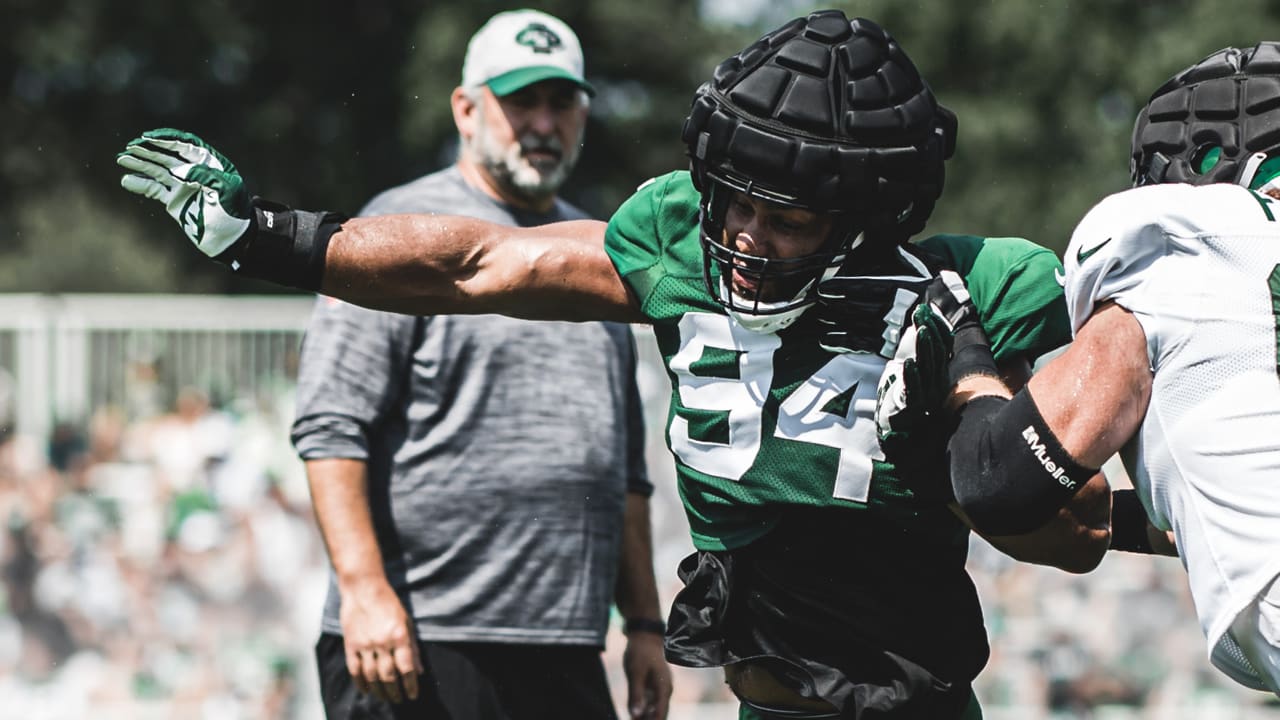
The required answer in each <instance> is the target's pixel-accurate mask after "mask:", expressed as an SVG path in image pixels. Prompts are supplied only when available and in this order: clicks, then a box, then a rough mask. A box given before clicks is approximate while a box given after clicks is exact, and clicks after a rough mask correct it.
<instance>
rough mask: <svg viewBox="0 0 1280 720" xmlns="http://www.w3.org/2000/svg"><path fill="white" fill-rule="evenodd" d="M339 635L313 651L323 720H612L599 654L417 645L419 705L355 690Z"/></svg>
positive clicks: (580, 649) (555, 648)
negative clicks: (419, 671)
mask: <svg viewBox="0 0 1280 720" xmlns="http://www.w3.org/2000/svg"><path fill="white" fill-rule="evenodd" d="M345 652H346V651H345V648H344V645H343V642H342V636H341V635H330V634H327V633H326V634H323V635H321V636H320V640H319V641H318V642H317V643H316V661H317V664H318V666H319V671H320V693H321V696H322V699H323V702H324V712H325V717H327V718H328V720H410V719H412V720H560V718H583V719H584V720H617V717H618V716H617V713H616V712H615V711H614V708H613V698H612V697H611V696H610V694H609V686H608V681H607V679H606V677H605V671H604V664H603V663H602V662H601V659H600V650H599V648H594V647H586V646H565V645H510V644H501V643H441V642H431V641H423V640H419V641H418V652H419V653H420V654H421V657H422V665H423V668H424V672H423V674H422V675H421V676H420V678H419V681H418V687H419V692H418V699H417V700H407V699H406V700H405V701H404V702H401V703H396V704H392V703H387V702H383V701H381V700H379V699H377V698H375V697H373V696H372V695H366V694H363V693H360V692H358V691H357V690H356V687H355V683H354V682H353V681H352V679H351V675H350V673H348V672H347V661H346V655H345Z"/></svg>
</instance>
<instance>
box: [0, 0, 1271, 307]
mask: <svg viewBox="0 0 1280 720" xmlns="http://www.w3.org/2000/svg"><path fill="white" fill-rule="evenodd" d="M831 4H832V5H833V6H835V7H840V8H841V9H843V10H845V11H846V12H847V13H849V14H851V15H862V16H865V17H870V18H873V19H875V20H877V21H879V22H881V23H882V24H883V25H884V26H885V27H887V28H888V29H889V30H890V31H891V32H892V33H893V35H894V36H895V37H897V38H898V39H899V40H900V41H901V42H902V43H903V45H904V46H906V48H907V49H908V51H909V52H910V54H911V56H912V57H913V58H914V59H915V61H916V62H917V64H918V65H919V66H920V69H921V71H922V72H923V73H924V74H925V76H926V77H927V78H929V81H930V83H931V85H932V86H933V88H934V90H935V91H936V92H937V94H938V96H939V97H940V98H941V100H942V101H943V102H944V103H945V104H947V105H949V106H950V107H952V108H953V109H954V110H956V111H957V112H958V113H959V116H960V141H959V149H958V152H957V155H956V158H955V159H954V161H953V162H952V163H950V166H949V167H950V171H949V173H948V174H949V177H948V183H947V190H946V197H945V198H944V199H943V202H942V203H941V204H940V205H939V208H938V211H937V212H935V214H934V216H933V222H932V223H931V226H930V228H929V230H931V231H941V230H944V229H945V230H947V231H957V232H965V231H968V232H978V233H986V234H1017V235H1024V236H1027V237H1030V238H1031V239H1033V240H1036V241H1038V242H1041V243H1043V244H1046V245H1049V246H1050V247H1053V248H1055V249H1058V250H1061V248H1062V247H1063V245H1065V243H1066V240H1067V238H1068V236H1069V233H1070V231H1071V228H1072V227H1073V226H1074V223H1075V221H1076V220H1077V219H1078V218H1079V217H1080V216H1081V215H1082V214H1083V212H1084V211H1085V210H1086V209H1088V207H1089V206H1090V205H1091V204H1092V203H1093V202H1095V201H1096V200H1097V199H1098V198H1100V197H1101V196H1102V195H1104V194H1106V193H1109V192H1113V191H1115V190H1118V189H1121V188H1123V187H1125V186H1126V185H1127V162H1128V161H1127V147H1128V136H1129V132H1130V128H1131V126H1132V118H1133V115H1134V113H1135V112H1136V110H1137V108H1138V107H1139V106H1140V105H1141V104H1142V103H1143V102H1144V101H1145V98H1146V97H1147V94H1148V93H1150V91H1151V90H1152V89H1154V88H1155V87H1156V86H1157V85H1158V84H1159V83H1160V82H1163V81H1164V80H1165V79H1166V78H1167V77H1168V76H1169V75H1171V74H1172V73H1173V72H1175V71H1177V70H1179V69H1181V68H1182V67H1184V66H1186V65H1187V64H1189V63H1190V62H1192V61H1193V60H1195V59H1197V58H1199V57H1201V56H1203V55H1206V54H1208V53H1209V52H1211V51H1213V50H1216V49H1218V48H1220V47H1223V46H1226V45H1252V44H1253V43H1254V42H1256V41H1257V40H1259V39H1262V38H1265V37H1280V22H1278V21H1280V5H1277V4H1276V3H1274V2H1270V1H1269V0H1236V2H1233V3H1231V5H1230V7H1229V8H1228V7H1225V6H1223V5H1222V3H1220V2H1215V1H1213V0H1165V1H1163V2H1150V1H1149V0H1062V1H1061V2H1039V3H1025V2H1022V1H1021V0H989V1H988V2H983V3H937V2H926V0H914V1H913V0H859V1H858V2H850V1H844V2H833V3H831ZM537 6H538V7H539V8H541V9H544V10H547V11H548V12H551V13H554V14H556V15H558V16H560V17H562V18H563V19H565V20H566V21H567V22H568V23H569V24H570V25H571V26H573V27H574V28H575V29H576V30H577V31H578V33H579V35H580V37H581V38H582V41H583V44H584V49H585V52H586V56H587V75H588V78H589V79H590V80H591V81H592V83H593V84H595V86H596V87H597V89H598V90H599V95H598V97H597V98H596V101H595V103H594V105H593V110H592V116H591V120H590V122H589V124H588V129H587V137H586V148H585V151H584V153H583V158H582V162H581V165H580V166H579V170H578V172H577V173H576V174H575V176H574V178H573V179H572V181H571V182H570V184H569V185H568V186H567V187H566V195H568V196H569V197H570V198H571V199H574V200H576V201H577V202H579V203H580V204H581V205H583V206H584V207H586V208H587V209H588V210H590V211H591V212H593V213H594V214H596V215H597V216H600V217H607V216H608V214H609V213H610V212H611V211H612V210H613V209H614V208H615V207H616V206H617V204H618V203H619V202H621V200H623V199H624V198H625V197H626V196H627V195H628V194H629V193H630V192H631V190H632V189H633V188H634V187H635V186H636V185H637V184H638V183H639V182H641V181H642V180H644V179H645V178H647V177H650V176H652V175H654V174H657V173H660V172H664V171H666V170H669V169H672V168H677V167H683V166H684V164H685V159H684V156H683V148H682V146H681V145H680V142H679V132H680V126H681V122H682V120H683V118H684V115H685V112H686V111H687V109H688V103H689V99H690V97H691V96H692V93H693V90H694V89H695V88H696V87H697V85H698V84H699V83H700V82H702V81H703V80H704V79H706V78H707V77H708V76H709V74H710V71H711V69H712V68H713V67H714V65H715V63H716V62H717V61H719V60H720V59H722V58H723V57H725V56H727V55H728V54H730V53H732V52H733V51H735V50H737V49H738V48H739V47H741V46H742V45H744V44H745V43H746V42H748V41H749V40H751V39H752V38H754V37H756V36H758V35H759V34H760V33H761V32H763V31H765V30H767V29H769V28H771V27H773V26H775V25H777V24H778V23H779V22H781V21H783V20H785V19H787V18H789V17H793V16H796V15H800V14H803V13H804V12H807V11H808V10H810V9H813V8H814V7H815V6H811V5H808V4H802V3H799V2H796V0H774V1H773V2H766V1H764V0H751V1H747V0H700V2H698V3H688V2H681V1H679V0H650V2H646V3H635V2H630V1H628V0H600V1H598V2H592V3H577V2H569V0H546V1H545V2H541V3H538V4H537ZM510 7H515V5H511V4H509V3H500V2H493V1H491V0H477V1H475V2H468V3H462V2H438V3H422V2H409V1H408V0H365V1H364V2H361V3H346V2H337V1H335V0H316V1H314V2H308V3H303V2H300V1H299V0H276V1H275V2H271V3H254V2H248V1H247V0H207V1H206V2H201V3H172V2H162V1H161V0H136V1H135V2H132V3H127V4H122V3H108V2H107V0H63V2H61V3H56V4H48V3H37V2H35V0H4V2H3V3H0V118H3V121H0V290H3V291H28V292H31V291H232V292H239V291H254V292H272V291H275V290H274V289H273V288H272V287H270V286H268V285H265V284H262V283H256V282H253V281H243V280H238V279H236V278H234V277H232V276H231V275H230V274H228V273H226V272H225V271H223V270H222V269H221V268H218V267H216V266H213V265H211V264H209V263H206V262H205V261H204V260H203V259H202V258H201V257H200V256H199V255H198V254H197V253H196V252H195V251H194V250H192V249H189V248H186V247H183V246H182V245H181V244H180V243H177V242H175V237H174V236H173V235H172V232H171V229H170V228H169V227H168V226H167V225H166V223H167V222H168V220H167V219H166V218H162V217H161V216H160V215H161V214H160V211H159V210H158V209H155V208H153V207H152V204H150V203H144V202H143V201H140V200H135V199H133V198H132V197H131V196H128V195H127V194H125V193H124V192H122V191H121V190H119V189H118V187H117V183H118V172H117V169H116V166H115V164H114V156H115V153H116V152H117V151H118V150H119V149H120V148H121V147H122V146H123V145H124V143H126V142H128V140H129V139H131V138H132V137H134V136H135V135H137V134H138V133H139V132H141V131H142V130H145V129H147V128H152V127H160V126H173V127H180V128H183V129H189V130H192V131H194V132H196V133H199V134H201V135H202V136H204V137H206V138H207V139H209V140H210V141H211V142H213V143H214V144H215V146H217V147H218V148H220V149H221V150H223V151H224V152H225V153H226V154H227V155H228V156H229V157H231V158H232V159H234V160H236V161H237V163H238V164H239V165H240V166H241V169H242V170H243V171H244V172H245V175H246V176H247V177H248V178H249V179H250V181H251V182H252V183H253V187H252V189H253V190H255V191H256V192H260V193H262V194H264V195H269V196H271V197H273V198H279V199H282V200H286V201H290V202H295V203H297V204H299V205H301V206H304V207H310V208H321V207H327V208H341V209H346V210H354V209H356V208H358V207H359V206H360V205H361V204H363V203H364V201H365V200H367V199H368V198H369V197H370V196H371V195H372V194H373V193H375V192H377V191H379V190H381V189H383V188H385V187H388V186H390V185H393V184H396V183H399V182H403V181H405V180H408V179H410V178H412V177H415V176H417V175H419V174H422V173H424V172H427V171H430V170H433V169H436V168H439V167H442V166H444V165H446V164H448V163H449V162H451V161H452V159H453V153H454V144H453V137H454V129H453V124H452V120H451V119H450V116H449V108H448V94H449V92H450V91H451V90H452V88H453V87H454V85H455V84H456V83H457V82H458V78H459V76H460V74H461V64H462V55H463V52H464V49H465V44H466V41H467V39H468V38H469V37H470V35H471V33H472V32H473V31H474V30H475V29H476V28H478V27H479V25H480V24H481V23H482V22H483V21H484V20H485V19H486V18H487V17H488V16H489V15H491V14H493V13H495V12H497V11H499V10H503V9H508V8H510Z"/></svg>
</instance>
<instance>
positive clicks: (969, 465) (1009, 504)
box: [947, 389, 1098, 535]
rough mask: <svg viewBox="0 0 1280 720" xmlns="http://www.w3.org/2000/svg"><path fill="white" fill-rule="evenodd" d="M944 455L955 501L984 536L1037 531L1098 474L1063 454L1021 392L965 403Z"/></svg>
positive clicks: (1033, 402)
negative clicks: (1006, 398)
mask: <svg viewBox="0 0 1280 720" xmlns="http://www.w3.org/2000/svg"><path fill="white" fill-rule="evenodd" d="M947 453H948V455H949V457H950V460H951V484H952V489H953V490H954V492H955V497H956V502H957V503H959V505H960V507H961V508H963V509H964V511H965V513H966V514H967V515H968V516H969V519H970V520H971V521H972V522H973V525H974V528H975V529H977V530H978V531H979V532H981V533H983V534H984V535H1021V534H1023V533H1028V532H1031V531H1032V530H1036V529H1038V528H1040V527H1041V526H1042V525H1044V524H1045V523H1046V522H1048V521H1049V520H1050V519H1052V518H1053V516H1054V515H1055V514H1056V513H1057V512H1058V510H1059V509H1060V508H1062V506H1063V505H1066V504H1067V502H1068V501H1069V500H1070V499H1071V498H1072V496H1074V495H1075V494H1076V492H1077V491H1079V490H1080V488H1081V487H1083V486H1084V484H1085V483H1086V482H1088V481H1089V479H1090V478H1091V477H1093V476H1094V474H1096V473H1097V472H1098V468H1089V467H1085V466H1084V465H1081V464H1079V463H1078V462H1076V461H1075V460H1074V459H1073V458H1072V457H1071V456H1070V455H1068V454H1067V452H1066V450H1064V449H1063V448H1062V443H1060V442H1059V441H1058V438H1057V437H1056V436H1055V435H1054V434H1053V431H1051V430H1050V429H1049V426H1048V425H1047V424H1046V423H1045V421H1044V418H1043V417H1041V415H1040V411H1039V410H1038V409H1037V408H1036V404H1035V401H1034V400H1033V399H1032V397H1031V395H1030V394H1029V393H1028V392H1027V391H1026V389H1023V390H1022V391H1020V392H1019V393H1018V394H1016V395H1014V396H1013V399H1011V400H1005V399H1003V398H996V397H989V396H988V397H980V398H977V399H976V400H973V401H971V402H969V403H968V404H966V405H965V406H964V407H963V408H962V409H961V410H960V419H959V426H958V427H957V429H956V432H955V433H954V434H953V435H952V436H951V440H950V442H949V443H948V445H947Z"/></svg>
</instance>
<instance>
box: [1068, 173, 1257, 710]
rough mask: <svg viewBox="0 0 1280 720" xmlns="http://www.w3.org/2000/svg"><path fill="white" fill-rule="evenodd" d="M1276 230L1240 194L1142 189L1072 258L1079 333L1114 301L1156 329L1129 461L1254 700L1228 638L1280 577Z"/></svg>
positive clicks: (1103, 206) (1218, 650) (1113, 201)
mask: <svg viewBox="0 0 1280 720" xmlns="http://www.w3.org/2000/svg"><path fill="white" fill-rule="evenodd" d="M1278 219H1280V202H1277V201H1274V200H1272V199H1271V198H1268V197H1265V196H1262V195H1259V194H1257V193H1254V192H1251V191H1249V190H1247V189H1245V188H1242V187H1238V186H1235V185H1209V186H1202V187H1196V186H1191V185H1183V184H1167V185H1154V186H1149V187H1143V188H1137V189H1133V190H1129V191H1126V192H1122V193H1119V194H1116V195H1113V196H1111V197H1109V198H1107V199H1105V200H1103V201H1102V202H1101V203H1099V204H1098V205H1097V206H1096V207H1094V208H1093V209H1092V210H1091V211H1090V212H1089V214H1088V215H1086V216H1085V218H1084V220H1083V221H1081V223H1080V225H1079V227H1077V228H1076V231H1075V234H1074V235H1073V236H1072V238H1071V243H1070V245H1069V246H1068V247H1067V251H1066V256H1065V258H1064V262H1065V266H1066V279H1065V282H1064V286H1065V290H1066V296H1067V305H1068V311H1069V313H1070V317H1071V327H1072V332H1073V333H1074V332H1076V331H1078V330H1079V329H1080V326H1081V325H1083V324H1084V322H1085V321H1086V320H1087V319H1088V318H1089V315H1090V314H1091V313H1092V311H1093V308H1094V307H1095V306H1096V305H1097V304H1098V303H1101V302H1104V301H1108V300H1109V301H1114V302H1115V303H1117V304H1118V305H1120V306H1121V307H1123V308H1125V309H1127V310H1128V311H1130V312H1132V313H1133V314H1134V317H1136V318H1137V320H1138V321H1139V322H1140V323H1141V325H1142V328H1143V331H1144V332H1145V334H1146V338H1147V354H1148V359H1149V360H1150V363H1151V368H1152V370H1153V372H1154V379H1153V385H1152V392H1151V402H1150V405H1149V406H1148V408H1147V413H1146V417H1145V419H1144V420H1143V423H1142V427H1141V428H1140V429H1139V431H1138V433H1137V434H1136V435H1135V437H1134V438H1133V439H1132V440H1131V441H1130V442H1129V444H1128V446H1127V447H1126V448H1125V449H1124V450H1123V451H1122V453H1121V456H1122V458H1123V459H1124V461H1125V464H1126V466H1127V468H1128V470H1129V473H1130V475H1131V477H1132V480H1133V483H1134V486H1135V487H1136V489H1137V491H1138V495H1139V497H1140V498H1141V499H1142V502H1143V504H1144V505H1145V506H1146V509H1147V513H1148V515H1149V516H1150V517H1151V520H1152V522H1153V523H1154V524H1155V525H1156V526H1157V527H1160V528H1163V529H1166V530H1173V532H1174V535H1175V537H1176V539H1177V543H1178V551H1179V554H1180V555H1181V557H1182V563H1183V565H1184V566H1186V569H1187V574H1188V577H1189V579H1190V584H1191V592H1192V596H1193V599H1194V601H1195V606H1196V613H1197V615H1198V616H1199V619H1200V624H1201V627H1202V629H1203V630H1204V632H1205V636H1206V637H1207V638H1208V644H1209V651H1210V656H1211V659H1212V660H1213V663H1214V664H1215V665H1217V666H1218V667H1219V669H1221V670H1223V671H1224V672H1226V673H1227V674H1228V675H1231V676H1232V677H1233V678H1235V679H1236V680H1238V681H1240V682H1243V683H1245V684H1249V685H1254V686H1255V687H1256V686H1257V682H1258V681H1257V676H1256V673H1255V671H1254V670H1253V669H1252V667H1250V665H1249V663H1248V661H1245V660H1244V659H1243V656H1241V655H1240V652H1239V648H1238V647H1237V646H1236V644H1235V642H1234V640H1233V639H1232V638H1231V636H1229V635H1227V630H1228V628H1229V627H1230V626H1231V623H1232V621H1233V620H1234V619H1235V618H1236V616H1237V615H1239V614H1240V613H1241V612H1242V611H1244V610H1245V609H1246V608H1247V607H1249V606H1250V605H1251V603H1253V601H1254V599H1255V597H1256V596H1257V595H1258V594H1259V593H1260V592H1261V591H1262V590H1263V589H1264V588H1265V587H1266V586H1267V585H1268V584H1269V583H1270V581H1271V580H1272V579H1273V578H1275V577H1276V575H1277V574H1278V573H1280V369H1278V368H1277V359H1278V356H1280V338H1278V336H1277V332H1278V331H1280V222H1277V220H1278ZM1273 644H1274V643H1273Z"/></svg>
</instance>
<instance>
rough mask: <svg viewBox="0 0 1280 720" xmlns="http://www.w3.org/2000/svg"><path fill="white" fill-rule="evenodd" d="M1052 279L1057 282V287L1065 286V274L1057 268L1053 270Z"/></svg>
mask: <svg viewBox="0 0 1280 720" xmlns="http://www.w3.org/2000/svg"><path fill="white" fill-rule="evenodd" d="M1053 279H1054V280H1057V281H1058V287H1066V286H1067V274H1066V273H1064V272H1062V271H1061V270H1059V269H1058V268H1054V269H1053Z"/></svg>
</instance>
